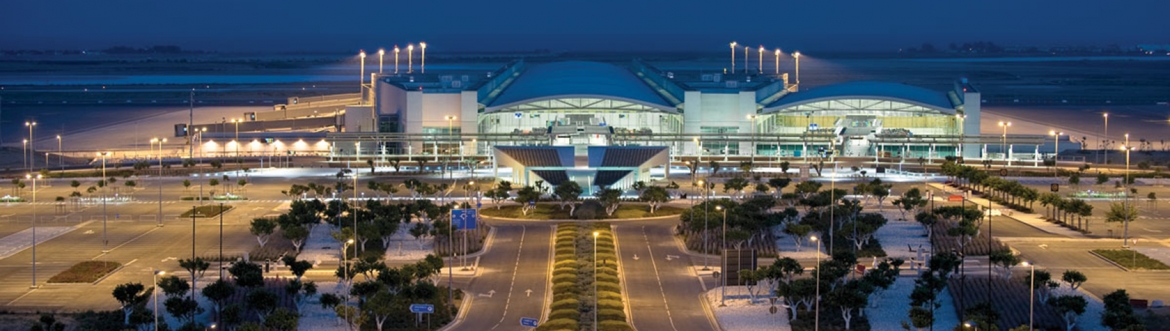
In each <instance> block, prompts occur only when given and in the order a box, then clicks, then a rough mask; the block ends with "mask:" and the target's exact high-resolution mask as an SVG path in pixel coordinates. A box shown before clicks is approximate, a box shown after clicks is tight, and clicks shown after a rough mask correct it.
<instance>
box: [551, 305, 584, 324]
mask: <svg viewBox="0 0 1170 331" xmlns="http://www.w3.org/2000/svg"><path fill="white" fill-rule="evenodd" d="M548 319H549V320H558V319H571V320H574V321H579V320H581V312H579V311H577V308H576V307H574V308H573V309H560V310H554V311H552V313H550V314H549V315H548Z"/></svg>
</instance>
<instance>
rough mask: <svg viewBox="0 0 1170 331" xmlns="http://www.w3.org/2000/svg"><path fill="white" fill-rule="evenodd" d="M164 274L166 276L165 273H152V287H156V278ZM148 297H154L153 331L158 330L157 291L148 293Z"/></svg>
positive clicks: (159, 271) (158, 271)
mask: <svg viewBox="0 0 1170 331" xmlns="http://www.w3.org/2000/svg"><path fill="white" fill-rule="evenodd" d="M166 274H167V272H166V271H162V270H155V271H154V286H156V287H157V286H158V276H162V275H166ZM150 295H151V296H153V297H154V298H153V300H154V329H155V330H158V291H150Z"/></svg>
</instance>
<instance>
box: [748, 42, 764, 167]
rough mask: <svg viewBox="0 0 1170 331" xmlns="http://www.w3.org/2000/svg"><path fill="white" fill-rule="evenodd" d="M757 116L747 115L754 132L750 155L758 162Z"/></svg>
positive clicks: (752, 159)
mask: <svg viewBox="0 0 1170 331" xmlns="http://www.w3.org/2000/svg"><path fill="white" fill-rule="evenodd" d="M760 54H764V53H763V52H760ZM760 56H761V58H762V56H763V55H760ZM756 117H757V116H756V115H755V114H752V115H748V116H747V118H748V119H749V120H751V121H752V126H751V128H750V130H751V133H752V143H751V146H750V147H749V148H751V150H749V151H748V155H749V157H750V158H751V159H750V160H751V162H752V163H755V162H756Z"/></svg>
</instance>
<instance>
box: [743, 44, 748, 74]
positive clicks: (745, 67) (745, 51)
mask: <svg viewBox="0 0 1170 331" xmlns="http://www.w3.org/2000/svg"><path fill="white" fill-rule="evenodd" d="M748 48H750V47H747V46H744V47H743V73H744V74H745V75H746V74H747V73H748V63H749V62H748Z"/></svg>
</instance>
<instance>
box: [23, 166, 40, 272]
mask: <svg viewBox="0 0 1170 331" xmlns="http://www.w3.org/2000/svg"><path fill="white" fill-rule="evenodd" d="M24 178H26V179H31V180H32V196H33V198H32V214H33V221H32V224H33V226H32V266H33V269H32V271H33V272H32V286H29V288H37V180H38V179H41V175H39V174H38V175H36V176H33V175H32V174H26V175H24Z"/></svg>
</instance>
